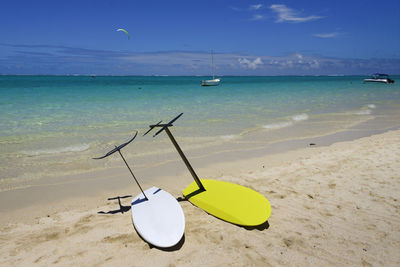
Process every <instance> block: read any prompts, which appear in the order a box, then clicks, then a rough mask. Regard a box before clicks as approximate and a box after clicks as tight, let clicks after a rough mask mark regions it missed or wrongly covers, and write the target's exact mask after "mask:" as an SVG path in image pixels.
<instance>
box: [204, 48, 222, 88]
mask: <svg viewBox="0 0 400 267" xmlns="http://www.w3.org/2000/svg"><path fill="white" fill-rule="evenodd" d="M211 70H212V80H203V81H201V86H217V85H219V82H220V81H221V79H218V78H217V79H215V77H214V50H211Z"/></svg>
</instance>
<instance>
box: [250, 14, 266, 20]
mask: <svg viewBox="0 0 400 267" xmlns="http://www.w3.org/2000/svg"><path fill="white" fill-rule="evenodd" d="M262 19H264V16H263V15H259V14H257V15H253V17H252V18H251V20H262Z"/></svg>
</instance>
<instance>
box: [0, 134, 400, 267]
mask: <svg viewBox="0 0 400 267" xmlns="http://www.w3.org/2000/svg"><path fill="white" fill-rule="evenodd" d="M161 169H162V168H161ZM197 172H198V174H199V175H200V176H201V177H204V178H213V179H220V180H224V181H230V182H234V183H238V184H241V185H244V186H247V187H250V188H252V189H254V190H257V191H258V192H260V193H261V194H263V195H264V196H266V197H267V198H268V200H269V201H270V203H271V206H272V215H271V217H270V219H269V221H268V224H264V225H262V226H260V227H258V228H253V229H246V228H244V227H239V226H236V225H232V224H230V223H227V222H224V221H221V220H219V219H217V218H215V217H213V216H211V215H208V214H207V213H205V212H204V211H202V210H201V209H199V208H196V207H195V206H193V205H192V204H191V203H190V202H188V201H181V202H180V204H181V205H182V208H183V211H184V213H185V217H186V230H185V236H184V239H183V240H182V241H181V242H180V244H178V245H177V246H176V247H174V248H171V249H169V250H160V249H157V248H152V247H151V246H149V244H147V243H146V242H144V241H143V240H142V239H141V238H140V237H139V236H138V235H137V233H136V232H135V230H134V228H133V226H132V222H131V214H130V211H127V212H124V213H122V212H120V210H119V206H118V203H117V201H116V200H114V201H107V197H111V196H117V195H119V196H123V195H126V194H127V193H128V194H129V192H130V193H131V194H134V195H135V194H137V193H138V190H137V188H135V186H134V184H132V185H131V186H130V187H127V188H124V189H121V188H119V189H118V188H117V187H115V188H112V189H110V190H109V191H106V192H102V193H99V194H97V195H95V196H94V195H90V194H89V193H88V194H87V195H84V194H77V195H76V196H74V197H73V198H70V199H64V200H63V201H61V200H60V201H57V202H56V203H51V201H50V200H49V202H48V203H43V202H37V203H36V202H34V201H33V204H32V205H28V204H26V203H25V204H26V205H22V206H21V207H13V209H12V210H5V209H3V210H2V211H1V214H0V215H1V217H2V219H1V224H0V226H1V234H0V240H1V243H0V244H1V245H0V255H1V257H0V265H1V266H31V265H41V266H43V265H46V266H47V265H50V264H59V265H67V266H71V265H72V266H98V265H106V266H126V265H127V266H310V265H311V266H399V265H400V253H399V252H400V203H399V202H400V199H399V196H400V194H399V192H400V131H398V130H397V131H390V132H387V133H383V134H378V135H374V136H370V137H364V138H360V139H357V140H354V141H346V142H338V143H334V144H332V145H329V146H326V147H320V146H319V145H318V144H317V145H315V146H308V147H305V148H303V149H298V150H295V151H289V152H285V153H279V154H275V155H265V156H260V157H256V158H246V156H245V155H244V156H243V160H240V161H232V162H222V163H218V164H208V165H207V166H203V167H202V168H199V169H198V170H197ZM88 175H89V174H88ZM104 175H105V177H107V175H106V174H104ZM124 175H126V173H123V175H122V173H121V176H124ZM105 180H107V179H106V178H105ZM177 180H178V181H181V183H177V182H176V181H177ZM153 182H154V181H153ZM190 182H191V179H190V175H189V173H188V172H187V171H184V170H183V169H180V171H179V173H178V174H177V177H174V179H171V177H170V178H165V179H163V180H160V181H159V183H160V184H161V185H160V187H163V188H164V189H166V190H167V191H169V192H170V193H171V194H173V195H174V196H175V197H177V198H178V197H181V193H180V191H181V190H182V189H183V187H184V186H182V184H184V185H186V184H189V183H190ZM149 183H150V182H149ZM146 186H148V185H147V184H145V187H146ZM82 188H84V187H82ZM48 189H49V188H48V187H45V186H43V187H38V188H37V190H36V191H39V193H40V190H48ZM82 190H83V189H82ZM86 190H87V192H89V191H88V189H86ZM16 191H17V190H16ZM78 191H79V190H78ZM39 193H37V194H39ZM1 194H3V195H4V194H5V193H4V192H2V193H1ZM13 194H14V199H16V198H17V197H20V193H19V194H18V192H14V193H13V192H11V193H10V192H9V193H8V195H7V197H11V196H13ZM55 194H57V193H55ZM3 199H4V198H3ZM3 199H2V201H4V200H3ZM121 201H122V205H125V206H129V203H130V198H124V199H121ZM3 206H4V202H3Z"/></svg>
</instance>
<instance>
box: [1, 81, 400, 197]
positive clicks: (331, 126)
mask: <svg viewBox="0 0 400 267" xmlns="http://www.w3.org/2000/svg"><path fill="white" fill-rule="evenodd" d="M206 78H208V77H197V76H7V75H5V76H0V191H5V190H12V189H15V188H18V185H21V184H23V185H24V186H27V185H29V184H30V181H35V180H38V179H41V178H44V177H47V178H49V177H50V178H51V177H59V176H62V175H67V174H77V173H83V174H84V173H86V172H91V171H94V170H101V169H107V168H113V167H116V166H122V165H121V164H123V163H122V162H121V160H120V158H119V155H118V153H116V154H114V155H111V156H109V157H107V158H106V159H103V160H93V159H92V158H94V157H100V156H103V155H104V154H106V153H107V152H108V151H109V150H111V149H113V148H114V147H115V146H117V145H120V144H122V143H124V142H126V141H127V140H129V139H130V138H132V137H133V136H134V134H135V133H136V131H138V135H137V137H136V139H135V140H134V141H133V142H132V143H131V144H129V146H126V147H125V148H123V150H122V153H123V154H124V155H125V156H126V158H127V160H128V161H129V162H132V163H135V162H136V163H137V164H136V166H138V165H139V167H140V166H142V167H146V166H157V163H160V162H158V161H161V160H160V159H159V158H158V157H157V155H162V154H165V155H167V154H168V153H169V154H168V155H171V157H178V155H177V154H176V151H175V148H174V147H173V145H172V144H171V142H170V140H169V139H168V136H167V135H166V133H165V132H162V133H160V134H159V135H157V136H156V137H153V135H154V134H155V132H156V131H157V129H153V130H152V131H151V132H150V133H149V134H148V135H146V136H143V134H144V133H145V132H146V131H147V130H148V129H149V125H151V124H156V123H157V122H159V121H162V123H168V122H169V121H170V120H171V119H173V118H175V117H176V116H177V115H179V114H180V113H183V115H182V116H181V117H180V118H179V119H178V120H176V121H175V122H174V123H173V126H172V127H171V128H170V130H171V132H172V133H173V135H174V137H175V139H176V140H177V142H178V143H179V145H180V146H181V148H182V150H184V151H185V152H189V153H190V151H192V150H195V149H202V151H203V157H207V151H210V153H211V152H212V153H213V154H215V153H218V151H220V150H221V151H222V150H226V149H227V148H229V147H231V148H233V149H236V152H237V153H236V155H237V157H238V158H240V154H241V153H240V149H246V150H251V149H257V148H259V147H262V146H267V145H270V144H274V143H281V142H288V141H291V140H303V139H304V140H305V139H307V138H308V139H310V138H311V139H312V138H315V137H319V136H329V135H334V134H337V133H342V132H349V133H351V132H355V131H358V132H360V133H361V135H365V136H367V135H369V134H371V133H372V132H379V131H381V132H384V131H387V130H390V129H397V128H399V127H400V76H393V77H392V78H393V79H394V80H396V82H395V83H394V84H380V83H363V79H364V78H366V77H364V76H266V77H259V76H251V77H249V76H224V77H221V84H220V85H219V86H212V87H202V86H200V81H201V80H202V79H206ZM173 153H175V154H173ZM204 153H205V154H204Z"/></svg>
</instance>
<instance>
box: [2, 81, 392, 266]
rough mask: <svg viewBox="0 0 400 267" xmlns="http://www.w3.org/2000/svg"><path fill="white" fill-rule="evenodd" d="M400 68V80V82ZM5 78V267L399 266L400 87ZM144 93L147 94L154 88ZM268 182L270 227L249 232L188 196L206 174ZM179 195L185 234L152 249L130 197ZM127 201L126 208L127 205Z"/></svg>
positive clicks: (253, 185)
mask: <svg viewBox="0 0 400 267" xmlns="http://www.w3.org/2000/svg"><path fill="white" fill-rule="evenodd" d="M396 78H397V77H396ZM201 79H202V77H195V76H187V77H186V76H177V77H153V76H97V77H90V76H89V77H88V76H0V87H1V88H2V90H0V99H1V101H0V145H1V151H0V228H1V235H0V239H1V241H2V242H1V246H0V255H1V258H0V265H1V266H26V265H39V266H47V265H50V264H59V265H65V266H71V265H85V266H99V265H105V266H110V265H117V266H119V265H133V266H149V265H156V266H189V265H190V266H200V265H202V266H204V265H206V266H268V265H270V266H288V265H289V266H309V265H312V266H327V265H328V266H329V265H330V266H338V265H345V266H398V265H399V264H400V257H399V256H398V253H397V252H398V251H399V249H400V235H399V233H400V231H399V230H400V216H399V204H398V201H399V200H398V191H399V189H400V179H399V178H400V176H399V173H400V165H399V164H400V163H399V162H400V146H399V144H400V142H399V141H400V140H399V139H400V130H399V129H400V120H399V118H400V105H399V99H400V87H399V85H398V83H395V84H390V85H386V84H364V83H362V77H360V76H343V77H342V76H334V77H331V76H321V77H320V76H293V77H292V76H290V77H286V76H276V77H273V76H272V77H267V76H266V77H261V76H260V77H257V76H255V77H250V76H249V77H241V76H237V77H236V76H232V77H223V79H222V83H221V84H220V85H219V86H218V87H214V88H203V87H201V86H200V85H199V81H200V80H201ZM139 88H140V89H139ZM182 112H183V115H182V116H181V117H180V118H179V119H178V120H177V121H175V122H174V123H173V127H170V131H171V133H172V134H173V135H174V137H175V139H176V141H177V142H178V143H179V145H180V146H181V148H182V150H183V151H184V153H185V155H186V157H187V158H188V160H189V161H190V163H191V164H192V166H193V168H194V170H195V171H196V173H197V175H198V176H199V177H200V178H206V179H216V180H220V181H227V182H232V183H235V184H239V185H242V186H245V187H248V188H250V189H253V190H255V191H257V192H259V193H260V194H261V195H263V196H264V197H266V198H267V199H268V200H269V202H270V204H271V208H272V214H271V216H270V218H269V219H268V222H266V223H264V224H262V225H259V226H257V227H252V228H249V227H247V228H246V227H241V226H238V225H234V224H231V223H228V222H225V221H222V220H220V219H218V218H216V217H214V216H212V215H209V214H207V213H206V212H205V211H203V210H201V209H200V208H198V207H196V206H194V205H192V204H191V203H190V202H189V201H187V200H185V199H184V198H183V195H182V190H183V189H185V188H186V187H187V186H188V185H189V184H190V183H192V182H193V178H192V177H191V175H190V173H189V172H188V170H187V168H186V166H185V164H184V163H183V162H182V160H181V158H180V157H179V155H178V153H177V151H176V150H175V149H174V146H173V145H172V144H171V142H170V140H169V138H168V136H167V134H165V133H164V132H162V133H160V134H159V135H157V136H155V137H153V134H154V133H155V132H156V131H155V130H153V132H151V133H150V134H148V135H146V136H143V134H144V133H145V132H146V131H147V130H148V129H149V125H151V124H155V123H157V122H159V121H160V120H162V121H163V123H167V122H168V121H170V120H171V119H173V118H174V117H175V116H177V115H178V114H180V113H182ZM136 132H138V135H137V137H136V139H135V140H134V141H133V142H132V143H130V144H129V145H128V146H126V147H124V148H123V149H122V151H121V152H122V154H123V155H124V157H125V158H126V161H127V162H128V163H129V165H130V166H131V168H132V170H133V172H134V174H135V176H136V177H137V179H138V181H139V183H140V184H141V186H142V187H143V188H144V189H147V188H150V187H152V186H157V187H159V188H161V189H163V190H165V191H167V192H169V193H171V194H172V196H173V197H174V198H176V199H177V200H179V204H180V205H181V207H182V209H183V212H184V214H185V220H186V225H185V234H184V238H183V239H182V240H181V241H180V242H179V243H178V244H177V245H176V246H174V247H172V248H169V249H159V248H155V247H151V245H149V244H148V243H146V242H145V241H144V240H143V239H141V237H140V236H139V235H138V233H137V232H136V230H135V228H134V226H133V224H132V219H131V211H130V203H131V201H132V199H133V198H134V197H135V196H137V195H138V194H139V193H140V190H139V188H138V187H137V185H136V183H135V181H134V180H133V179H132V177H131V175H130V173H129V171H128V170H127V168H126V166H125V165H124V162H123V161H122V160H121V158H120V157H119V155H118V154H117V153H115V154H113V155H111V156H109V157H107V158H105V159H101V160H94V159H93V158H96V157H101V156H103V155H105V154H106V153H107V152H108V151H110V150H111V149H113V148H114V147H115V146H117V145H120V144H123V143H125V142H126V141H128V140H130V139H131V138H132V137H133V136H134V135H135V134H136ZM118 197H120V201H121V205H122V206H119V204H118V200H117V199H118Z"/></svg>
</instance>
